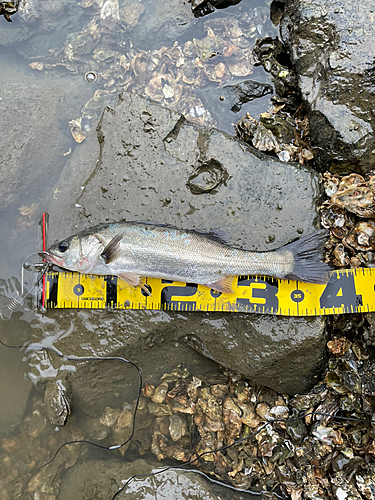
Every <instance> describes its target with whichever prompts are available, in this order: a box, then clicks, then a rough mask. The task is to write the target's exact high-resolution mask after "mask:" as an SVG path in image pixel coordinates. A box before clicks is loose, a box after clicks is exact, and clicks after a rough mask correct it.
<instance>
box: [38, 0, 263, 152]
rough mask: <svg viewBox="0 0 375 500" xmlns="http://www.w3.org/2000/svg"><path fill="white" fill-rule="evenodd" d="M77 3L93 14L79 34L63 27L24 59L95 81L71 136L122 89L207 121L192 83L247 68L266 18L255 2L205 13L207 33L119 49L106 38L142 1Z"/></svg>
mask: <svg viewBox="0 0 375 500" xmlns="http://www.w3.org/2000/svg"><path fill="white" fill-rule="evenodd" d="M80 5H81V6H83V7H91V8H93V9H94V12H95V14H94V15H93V17H92V19H91V20H90V21H89V22H87V23H86V24H85V26H84V27H83V29H82V30H81V31H80V32H79V33H71V34H69V35H68V36H67V38H66V42H65V45H64V47H62V48H61V49H56V50H52V51H50V55H49V56H48V57H47V58H34V61H33V62H31V63H30V67H31V68H33V69H35V70H39V71H43V70H56V69H57V68H60V69H61V68H65V69H67V70H68V71H70V72H72V73H78V74H82V75H83V74H86V75H87V76H86V77H87V80H88V81H92V82H94V81H95V82H96V85H97V86H98V88H97V90H96V91H95V93H94V96H93V98H92V99H91V100H90V101H89V102H88V103H87V104H86V105H85V106H84V108H83V111H82V116H81V117H79V118H77V119H75V120H72V121H71V122H70V128H71V131H72V134H73V137H74V138H75V140H76V141H77V142H82V141H83V140H84V138H85V135H86V133H87V131H88V130H89V129H90V127H91V126H92V125H93V122H94V120H96V118H97V116H98V113H99V110H101V109H102V107H103V103H104V102H106V100H108V97H109V96H110V95H111V94H114V93H116V94H117V93H118V92H121V91H135V92H137V93H139V94H141V95H146V96H148V97H150V98H151V99H153V100H154V101H156V102H158V103H161V104H164V105H165V106H167V107H169V108H171V109H174V110H175V111H178V112H180V113H182V114H183V115H184V116H185V117H186V118H187V119H189V120H190V121H193V122H195V123H198V124H201V125H213V124H214V123H213V119H212V117H211V115H210V113H209V111H208V110H206V109H205V107H204V106H203V104H202V102H201V100H200V99H199V98H198V97H197V96H196V95H195V94H194V89H195V88H197V87H204V86H206V85H208V84H209V83H210V82H215V83H216V84H224V83H225V82H227V81H228V80H230V79H232V78H233V77H244V76H247V75H250V74H251V73H252V71H253V59H252V48H253V45H254V42H255V39H256V37H257V36H258V35H259V31H258V30H259V29H261V28H262V26H263V25H264V24H265V22H266V21H267V19H268V9H267V8H266V7H264V8H261V7H255V8H254V9H253V10H249V11H246V12H244V13H242V14H237V15H232V16H230V15H229V16H228V15H227V16H226V17H225V18H221V17H220V18H212V19H208V20H207V21H205V23H204V29H205V31H206V33H207V34H206V36H205V37H204V38H202V39H196V38H193V39H192V40H188V41H186V42H185V43H184V44H181V45H179V44H178V42H175V43H174V45H173V46H171V47H161V48H160V49H159V50H148V51H137V50H135V48H134V47H133V43H132V42H131V41H129V43H127V44H126V45H127V47H126V48H124V49H120V47H119V45H120V44H117V46H116V44H114V43H113V38H115V36H117V35H118V33H120V34H121V33H123V34H124V35H125V33H127V32H128V30H129V29H132V28H134V27H135V26H137V24H138V23H139V22H140V20H141V17H142V15H143V13H144V10H145V7H144V5H143V4H142V3H140V2H139V1H137V0H136V1H135V2H125V4H123V5H122V7H121V8H120V7H119V3H118V0H105V1H104V0H83V2H82V3H81V4H80ZM125 39H126V37H125ZM113 47H114V48H113ZM115 49H117V50H115Z"/></svg>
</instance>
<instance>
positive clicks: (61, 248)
mask: <svg viewBox="0 0 375 500" xmlns="http://www.w3.org/2000/svg"><path fill="white" fill-rule="evenodd" d="M68 247H69V243H68V242H67V241H65V240H64V241H62V242H61V243H60V244H59V251H60V252H66V251H67V250H68Z"/></svg>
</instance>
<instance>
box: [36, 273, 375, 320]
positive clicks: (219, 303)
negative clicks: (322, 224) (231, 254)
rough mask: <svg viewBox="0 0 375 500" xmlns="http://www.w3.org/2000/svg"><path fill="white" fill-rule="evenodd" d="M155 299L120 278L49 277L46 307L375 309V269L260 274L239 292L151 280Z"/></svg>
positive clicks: (303, 312) (285, 312)
mask: <svg viewBox="0 0 375 500" xmlns="http://www.w3.org/2000/svg"><path fill="white" fill-rule="evenodd" d="M143 281H144V282H145V283H146V286H147V288H148V289H149V291H150V294H151V295H149V296H147V295H146V294H145V292H144V291H142V290H141V289H140V288H139V287H133V286H130V285H127V284H126V283H125V282H124V281H122V280H121V279H119V278H117V277H116V276H97V275H86V274H78V273H68V272H64V273H47V274H46V284H47V286H46V296H45V307H46V308H47V309H55V308H83V309H92V308H100V309H105V308H113V309H157V310H169V311H216V312H217V311H223V312H242V313H260V314H275V315H282V316H320V315H325V314H344V313H356V312H370V311H375V269H367V268H366V269H363V268H360V269H344V270H339V271H334V272H333V273H332V275H331V277H330V280H329V282H328V283H327V284H325V285H316V284H311V283H301V282H297V281H292V280H281V279H275V278H268V277H259V276H240V277H236V278H233V283H232V286H233V289H234V291H235V293H234V294H228V293H220V292H216V291H214V290H211V289H210V288H207V287H205V286H202V285H196V284H192V283H178V282H172V281H166V280H160V279H151V278H145V279H143Z"/></svg>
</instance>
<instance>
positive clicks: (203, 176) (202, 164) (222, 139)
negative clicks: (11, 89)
mask: <svg viewBox="0 0 375 500" xmlns="http://www.w3.org/2000/svg"><path fill="white" fill-rule="evenodd" d="M54 192H55V193H57V194H55V196H54V198H55V200H54V201H53V203H52V204H51V207H50V210H49V211H50V216H51V242H52V240H54V239H56V240H57V239H61V238H62V237H64V236H65V235H67V234H71V233H74V232H76V231H77V230H80V229H83V228H85V227H88V226H90V225H95V224H99V223H103V222H107V221H112V220H121V219H125V220H151V221H155V222H166V223H170V224H174V225H176V226H179V227H185V228H188V229H193V228H196V229H210V228H217V226H219V227H220V229H221V230H222V231H224V232H226V233H227V234H228V235H229V236H230V237H231V241H232V244H234V245H238V246H241V247H244V248H248V249H256V250H264V249H269V250H271V249H273V248H276V247H278V246H280V245H282V244H284V243H286V242H287V241H288V240H290V239H293V238H295V237H297V236H299V235H300V234H301V233H303V232H305V233H306V234H307V233H308V232H311V230H312V229H313V226H314V223H315V221H316V211H315V203H316V201H317V199H318V197H319V188H318V179H317V176H316V174H314V173H313V172H311V171H307V170H306V169H303V168H300V167H298V166H291V165H287V166H285V165H284V164H282V163H280V162H277V161H274V160H272V159H269V158H267V157H265V156H263V155H262V154H261V153H259V152H255V150H254V151H253V150H251V149H250V148H249V147H247V146H246V145H245V144H243V143H241V142H239V141H237V140H235V139H232V138H229V137H228V136H226V135H225V134H223V133H221V132H219V131H216V130H214V129H208V128H203V127H197V126H194V125H192V124H189V123H187V122H186V121H185V119H184V118H183V117H182V116H181V115H179V114H178V113H175V112H172V111H170V110H168V109H166V108H163V107H161V106H158V105H156V104H153V103H151V102H150V101H148V100H146V99H143V98H141V97H139V96H137V95H134V94H126V93H124V94H122V96H121V98H120V101H119V104H118V105H117V107H116V108H115V109H114V110H112V109H109V108H107V109H106V110H105V111H104V112H103V115H102V118H101V121H100V124H99V126H98V128H97V133H91V135H89V136H88V137H87V140H86V141H85V142H84V143H83V144H82V146H81V147H80V148H79V149H78V150H77V152H76V153H75V154H74V155H73V156H72V158H71V160H70V161H69V162H68V163H67V166H66V167H65V168H64V170H63V171H62V174H61V177H60V181H59V182H58V183H57V184H56V186H55V187H54ZM196 193H200V194H196ZM89 314H95V312H91V313H89ZM103 314H106V313H103V312H100V318H99V317H98V318H97V319H95V320H94V321H95V323H96V322H98V325H97V328H99V329H100V323H101V322H102V319H103ZM93 317H94V316H93ZM151 318H152V319H151ZM134 322H136V323H137V326H135V324H134ZM116 324H117V325H120V324H121V332H122V334H121V337H122V340H123V343H124V345H127V346H128V347H130V346H132V348H133V349H134V351H136V350H137V348H138V346H139V337H137V336H134V328H135V327H136V329H137V330H139V329H141V330H142V331H144V332H146V333H145V335H146V336H147V335H150V336H152V337H153V338H155V339H158V338H159V341H160V339H161V338H163V341H165V342H166V343H168V342H170V341H172V339H178V340H184V341H185V342H187V343H188V344H189V345H192V346H193V347H194V348H195V349H197V350H198V351H199V352H201V353H203V354H204V355H205V356H207V357H209V358H211V359H213V360H215V361H216V362H218V363H219V364H221V365H223V366H226V367H228V368H231V369H234V370H238V371H240V372H241V373H242V374H243V375H245V376H246V377H248V378H250V379H253V380H256V381H259V382H260V381H261V382H262V383H265V381H266V380H267V384H269V385H271V386H272V387H273V388H274V389H277V390H280V391H283V392H286V393H289V394H292V393H295V392H298V391H303V390H305V389H306V388H308V387H310V386H311V380H312V379H311V376H312V375H313V374H317V373H318V372H319V370H320V366H321V365H320V363H321V361H322V359H323V358H324V354H323V353H324V338H325V334H324V320H323V319H321V318H314V319H304V318H297V319H291V320H287V319H285V318H270V317H267V316H254V315H242V314H236V315H231V314H222V313H216V314H214V315H213V314H209V315H208V314H200V313H193V314H191V313H179V314H178V316H177V315H176V314H170V313H166V312H163V313H162V312H155V313H148V312H143V313H140V312H139V311H138V312H136V314H135V313H131V312H129V313H128V312H127V313H122V312H118V311H115V312H114V314H113V315H112V316H111V325H112V326H113V327H115V325H116ZM287 339H288V340H287ZM292 354H293V358H292V356H291V355H292ZM269 370H270V371H269ZM276 372H277V373H278V374H279V375H278V376H275V374H276ZM297 374H298V375H297Z"/></svg>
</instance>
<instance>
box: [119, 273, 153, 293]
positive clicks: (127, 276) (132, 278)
mask: <svg viewBox="0 0 375 500" xmlns="http://www.w3.org/2000/svg"><path fill="white" fill-rule="evenodd" d="M117 276H118V277H119V278H121V279H122V280H124V281H125V282H126V283H127V284H128V285H133V286H139V287H140V288H141V289H142V290H143V291H144V292H145V293H146V294H147V295H151V294H150V291H149V290H148V289H147V288H146V285H145V283H144V282H143V281H142V280H141V279H140V275H139V274H135V273H121V274H118V275H117Z"/></svg>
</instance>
